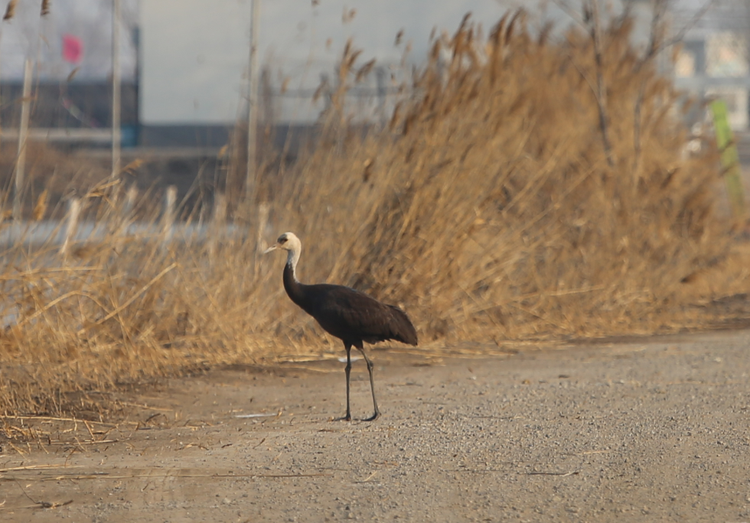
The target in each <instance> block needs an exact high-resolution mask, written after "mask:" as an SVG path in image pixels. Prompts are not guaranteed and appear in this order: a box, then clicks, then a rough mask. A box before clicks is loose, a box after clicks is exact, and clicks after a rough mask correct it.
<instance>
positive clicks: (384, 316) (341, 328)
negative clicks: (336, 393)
mask: <svg viewBox="0 0 750 523" xmlns="http://www.w3.org/2000/svg"><path fill="white" fill-rule="evenodd" d="M275 249H283V250H286V251H288V252H289V255H288V257H287V263H286V266H285V267H284V289H285V290H286V293H287V294H288V295H289V298H290V299H291V300H292V301H293V302H294V303H295V304H297V305H298V306H299V307H300V308H301V309H302V310H304V311H305V312H306V313H308V314H309V315H310V316H312V317H313V318H315V320H316V321H317V322H318V324H320V326H321V327H323V329H325V330H326V332H328V333H330V334H332V335H333V336H336V337H337V338H339V339H341V340H342V341H343V342H344V348H345V349H346V367H345V368H344V371H345V372H346V415H345V416H344V418H343V419H345V420H351V409H350V407H349V375H350V372H351V366H352V363H351V348H352V347H356V348H357V349H358V350H359V351H360V352H362V356H364V358H365V362H366V363H367V371H368V373H369V375H370V388H371V391H372V404H373V407H374V409H375V413H374V414H373V415H372V417H370V418H368V420H374V419H376V418H377V417H378V416H379V415H380V410H379V409H378V403H377V401H376V400H375V385H374V382H373V377H372V367H373V365H372V362H371V361H370V358H368V357H367V354H366V353H365V350H364V346H363V342H367V343H377V342H379V341H386V340H396V341H400V342H403V343H407V344H409V345H416V344H417V331H416V330H415V329H414V325H412V323H411V321H410V320H409V317H408V316H407V315H406V313H405V312H404V311H402V310H401V309H399V308H398V307H395V306H393V305H386V304H383V303H380V302H379V301H377V300H375V299H373V298H371V297H369V296H368V295H366V294H364V293H362V292H359V291H357V290H355V289H352V288H350V287H344V286H342V285H330V284H326V283H322V284H316V285H305V284H303V283H300V282H299V281H297V277H296V266H297V261H298V260H299V256H300V251H301V243H300V241H299V239H298V238H297V237H296V236H295V235H294V234H292V233H284V234H282V235H281V236H279V239H278V241H277V242H276V244H275V245H274V246H273V247H271V248H270V249H268V250H267V251H266V252H269V251H272V250H275Z"/></svg>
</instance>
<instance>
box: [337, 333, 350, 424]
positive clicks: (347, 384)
mask: <svg viewBox="0 0 750 523" xmlns="http://www.w3.org/2000/svg"><path fill="white" fill-rule="evenodd" d="M344 348H345V349H346V367H344V372H345V373H346V415H345V416H344V417H343V418H339V419H340V420H343V421H351V420H352V411H351V408H350V407H349V375H350V374H351V372H352V344H351V343H347V342H344Z"/></svg>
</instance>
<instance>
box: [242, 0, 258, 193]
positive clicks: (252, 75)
mask: <svg viewBox="0 0 750 523" xmlns="http://www.w3.org/2000/svg"><path fill="white" fill-rule="evenodd" d="M251 9H252V14H251V16H252V18H251V20H250V63H249V64H248V76H249V77H248V83H247V84H248V93H247V105H248V107H247V179H246V180H245V197H246V199H247V202H248V203H249V204H251V205H252V203H253V199H254V198H255V185H256V182H257V168H258V158H257V145H258V84H259V82H258V26H259V25H260V0H251Z"/></svg>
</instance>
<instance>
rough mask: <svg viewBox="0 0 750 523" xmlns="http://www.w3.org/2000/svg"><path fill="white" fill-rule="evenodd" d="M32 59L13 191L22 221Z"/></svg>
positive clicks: (18, 218) (25, 78)
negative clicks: (22, 194)
mask: <svg viewBox="0 0 750 523" xmlns="http://www.w3.org/2000/svg"><path fill="white" fill-rule="evenodd" d="M30 106H31V60H29V59H28V58H27V59H26V63H25V64H24V69H23V98H22V99H21V126H20V128H19V130H18V159H17V160H16V180H15V182H16V184H15V190H14V191H13V221H14V222H16V223H19V222H20V221H21V210H22V209H21V192H22V191H23V177H24V171H25V170H26V141H27V139H28V135H29V112H30V109H31V107H30Z"/></svg>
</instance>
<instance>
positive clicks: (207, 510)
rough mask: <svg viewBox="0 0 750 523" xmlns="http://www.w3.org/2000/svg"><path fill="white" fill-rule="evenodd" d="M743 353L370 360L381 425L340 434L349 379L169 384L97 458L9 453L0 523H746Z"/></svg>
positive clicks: (693, 350) (91, 449) (40, 447)
mask: <svg viewBox="0 0 750 523" xmlns="http://www.w3.org/2000/svg"><path fill="white" fill-rule="evenodd" d="M748 345H750V332H734V333H718V334H704V335H694V336H684V337H671V338H662V339H658V340H653V339H652V340H646V341H639V342H637V343H626V344H604V345H590V346H585V347H568V348H565V349H564V350H553V349H544V350H541V349H540V350H524V351H522V352H520V353H518V354H514V355H505V356H499V357H494V358H482V359H478V358H472V359H462V358H445V359H442V360H432V361H431V362H430V361H427V362H426V361H425V360H424V359H421V358H418V357H416V356H413V355H411V356H410V355H399V354H393V353H386V352H384V351H373V352H372V354H373V358H374V361H375V364H376V376H375V377H376V386H377V388H378V393H379V398H378V400H379V403H380V404H381V409H382V411H383V416H382V417H381V418H380V419H379V420H378V421H376V422H373V423H365V422H353V423H346V422H333V421H329V420H330V418H332V417H335V416H340V415H341V414H343V409H344V398H343V391H344V373H343V370H342V364H341V363H339V362H323V363H308V364H304V365H297V366H294V367H291V366H290V367H285V368H283V369H279V370H275V371H273V372H260V371H257V370H251V369H233V370H222V371H214V372H210V373H208V374H206V375H204V376H200V377H195V378H185V379H180V380H173V381H171V382H170V383H169V384H167V385H166V386H165V387H164V388H163V390H159V391H153V390H150V391H145V392H142V393H141V394H139V395H134V396H133V397H132V398H131V399H130V401H132V402H133V403H135V404H139V405H148V408H144V409H143V410H142V411H138V412H137V413H135V414H134V416H135V417H139V418H141V419H142V420H144V422H145V420H146V419H148V418H150V419H148V422H147V423H145V425H144V424H142V425H141V427H140V428H139V430H135V426H130V425H124V424H123V425H120V426H119V427H117V428H114V429H111V430H109V429H108V430H109V432H107V431H105V430H97V429H96V426H92V427H93V430H92V432H93V435H94V438H96V439H98V440H101V441H105V443H93V444H90V443H81V444H73V443H71V442H68V443H65V444H60V443H59V442H55V441H52V445H48V444H44V443H42V442H38V443H37V444H36V445H30V446H27V447H25V449H21V448H19V449H13V448H11V447H10V446H9V445H7V444H4V445H3V453H2V454H0V469H2V470H1V471H0V504H2V505H0V521H24V522H26V521H28V520H29V519H32V520H33V521H47V520H50V521H53V520H55V521H56V520H59V519H67V520H69V521H174V522H177V521H305V522H307V521H311V522H316V521H341V520H344V519H354V520H360V521H395V520H401V521H446V522H447V521H597V522H599V521H612V520H617V521H712V522H739V521H750V430H749V428H748V427H749V424H748V415H750V410H749V409H750V380H749V379H748V374H749V373H750V354H748ZM425 363H429V364H425ZM303 367H304V368H303ZM352 378H353V380H354V382H353V392H352V393H353V405H352V409H353V414H354V415H355V417H359V418H362V417H366V416H368V415H370V414H371V411H370V408H371V407H370V398H369V385H368V382H367V373H366V370H365V366H364V364H363V362H362V361H357V362H355V364H354V371H353V374H352ZM262 413H266V414H267V413H276V415H273V416H265V417H238V416H247V415H249V414H262ZM58 430H59V435H60V438H61V441H62V440H64V432H63V431H62V428H61V427H59V428H58ZM106 441H109V443H106ZM19 450H22V451H23V452H24V453H25V454H23V455H21V454H19V452H18V451H19ZM13 467H20V468H17V469H16V470H8V469H11V468H13ZM43 467H48V468H43ZM67 501H72V503H70V504H67V505H64V506H58V505H61V504H62V503H65V502H67ZM42 502H46V503H50V504H57V505H53V507H54V508H42V505H41V504H40V503H42Z"/></svg>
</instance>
